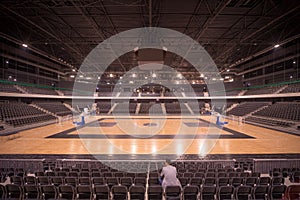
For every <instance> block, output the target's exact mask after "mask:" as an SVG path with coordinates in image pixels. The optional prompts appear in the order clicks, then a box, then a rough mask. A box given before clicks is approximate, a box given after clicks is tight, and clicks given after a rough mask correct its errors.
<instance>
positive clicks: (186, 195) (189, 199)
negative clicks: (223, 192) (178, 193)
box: [182, 185, 199, 200]
mask: <svg viewBox="0 0 300 200" xmlns="http://www.w3.org/2000/svg"><path fill="white" fill-rule="evenodd" d="M198 193H199V187H198V186H196V185H189V186H185V187H184V188H183V192H182V197H183V199H184V200H197V199H198Z"/></svg>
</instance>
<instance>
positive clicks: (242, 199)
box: [235, 185, 252, 200]
mask: <svg viewBox="0 0 300 200" xmlns="http://www.w3.org/2000/svg"><path fill="white" fill-rule="evenodd" d="M251 191H252V187H251V186H247V185H244V186H239V187H237V188H236V191H235V198H236V200H248V199H250V198H251Z"/></svg>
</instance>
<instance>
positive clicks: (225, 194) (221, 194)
mask: <svg viewBox="0 0 300 200" xmlns="http://www.w3.org/2000/svg"><path fill="white" fill-rule="evenodd" d="M233 195H234V187H233V186H221V187H219V190H218V198H219V200H228V199H232V198H233Z"/></svg>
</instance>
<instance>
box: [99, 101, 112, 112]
mask: <svg viewBox="0 0 300 200" xmlns="http://www.w3.org/2000/svg"><path fill="white" fill-rule="evenodd" d="M110 109H111V102H110V101H101V102H97V114H107V113H108V112H109V110H110Z"/></svg>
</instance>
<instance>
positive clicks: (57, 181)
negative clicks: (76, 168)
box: [10, 176, 284, 187]
mask: <svg viewBox="0 0 300 200" xmlns="http://www.w3.org/2000/svg"><path fill="white" fill-rule="evenodd" d="M179 181H180V183H181V185H182V186H186V185H195V186H198V187H202V186H228V185H230V186H233V187H238V186H241V185H248V186H252V187H253V186H256V185H267V186H269V185H271V186H273V185H283V184H284V178H282V177H274V178H272V179H271V178H270V177H260V178H255V177H247V178H242V177H233V178H228V177H221V178H204V179H203V178H201V177H193V178H179ZM10 182H11V183H12V184H15V185H28V184H30V185H49V184H52V185H56V186H57V185H61V184H68V185H73V186H76V185H103V184H107V185H109V186H110V187H111V186H113V185H117V184H122V185H126V186H128V187H129V186H131V185H133V184H135V185H143V186H146V183H148V185H159V179H158V178H156V177H151V178H148V179H147V178H145V177H135V178H133V177H106V178H105V177H93V178H90V177H59V176H53V177H48V176H38V177H34V176H25V177H19V176H12V177H10Z"/></svg>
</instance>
